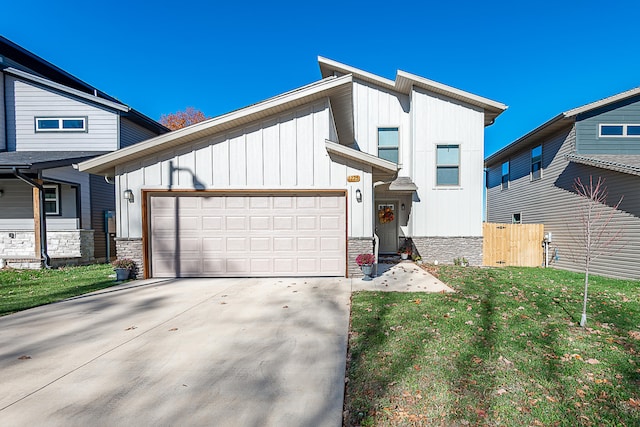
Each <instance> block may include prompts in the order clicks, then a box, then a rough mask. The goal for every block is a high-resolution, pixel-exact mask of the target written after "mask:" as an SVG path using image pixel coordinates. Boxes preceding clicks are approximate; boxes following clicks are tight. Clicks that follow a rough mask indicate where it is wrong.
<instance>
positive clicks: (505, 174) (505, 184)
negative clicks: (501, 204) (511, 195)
mask: <svg viewBox="0 0 640 427" xmlns="http://www.w3.org/2000/svg"><path fill="white" fill-rule="evenodd" d="M509 169H510V168H509V162H508V161H506V162H504V163H503V164H502V189H503V190H506V189H507V188H509Z"/></svg>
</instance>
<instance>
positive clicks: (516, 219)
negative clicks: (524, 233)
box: [511, 213, 522, 224]
mask: <svg viewBox="0 0 640 427" xmlns="http://www.w3.org/2000/svg"><path fill="white" fill-rule="evenodd" d="M511 222H512V223H513V224H522V214H521V213H514V214H513V215H511Z"/></svg>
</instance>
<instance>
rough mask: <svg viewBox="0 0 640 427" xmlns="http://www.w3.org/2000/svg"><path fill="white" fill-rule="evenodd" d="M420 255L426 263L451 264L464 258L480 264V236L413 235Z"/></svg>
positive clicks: (472, 263)
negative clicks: (457, 259) (456, 259)
mask: <svg viewBox="0 0 640 427" xmlns="http://www.w3.org/2000/svg"><path fill="white" fill-rule="evenodd" d="M412 239H413V243H414V245H415V247H416V249H417V250H418V252H419V253H420V256H421V257H422V259H423V260H424V262H427V263H434V262H435V261H438V263H441V264H453V260H454V259H455V258H466V259H467V260H468V261H469V264H470V265H482V237H413V238H412Z"/></svg>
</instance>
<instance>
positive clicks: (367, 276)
mask: <svg viewBox="0 0 640 427" xmlns="http://www.w3.org/2000/svg"><path fill="white" fill-rule="evenodd" d="M360 269H361V270H362V273H364V277H363V278H362V280H366V281H369V280H371V273H372V272H373V265H372V264H365V265H363V266H361V267H360Z"/></svg>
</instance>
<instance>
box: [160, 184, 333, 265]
mask: <svg viewBox="0 0 640 427" xmlns="http://www.w3.org/2000/svg"><path fill="white" fill-rule="evenodd" d="M345 203H346V201H345V197H344V196H342V195H340V196H327V195H322V196H316V195H303V196H300V195H292V196H289V195H287V196H283V195H268V196H262V195H257V196H244V195H241V196H235V195H232V196H225V195H217V196H202V195H178V196H176V195H171V196H166V195H162V196H160V195H159V196H151V198H150V203H149V204H148V206H149V207H150V233H151V238H150V253H151V260H150V261H151V263H150V265H151V272H152V274H153V276H155V277H175V276H176V275H179V276H183V277H199V276H200V277H225V276H228V277H234V276H235V277H245V276H262V277H269V276H271V277H274V276H306V275H309V276H344V273H345V265H346V262H345V258H346V216H345V215H346V214H345V211H346V207H345ZM176 215H177V216H176ZM176 218H179V219H176ZM178 236H179V237H178Z"/></svg>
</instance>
